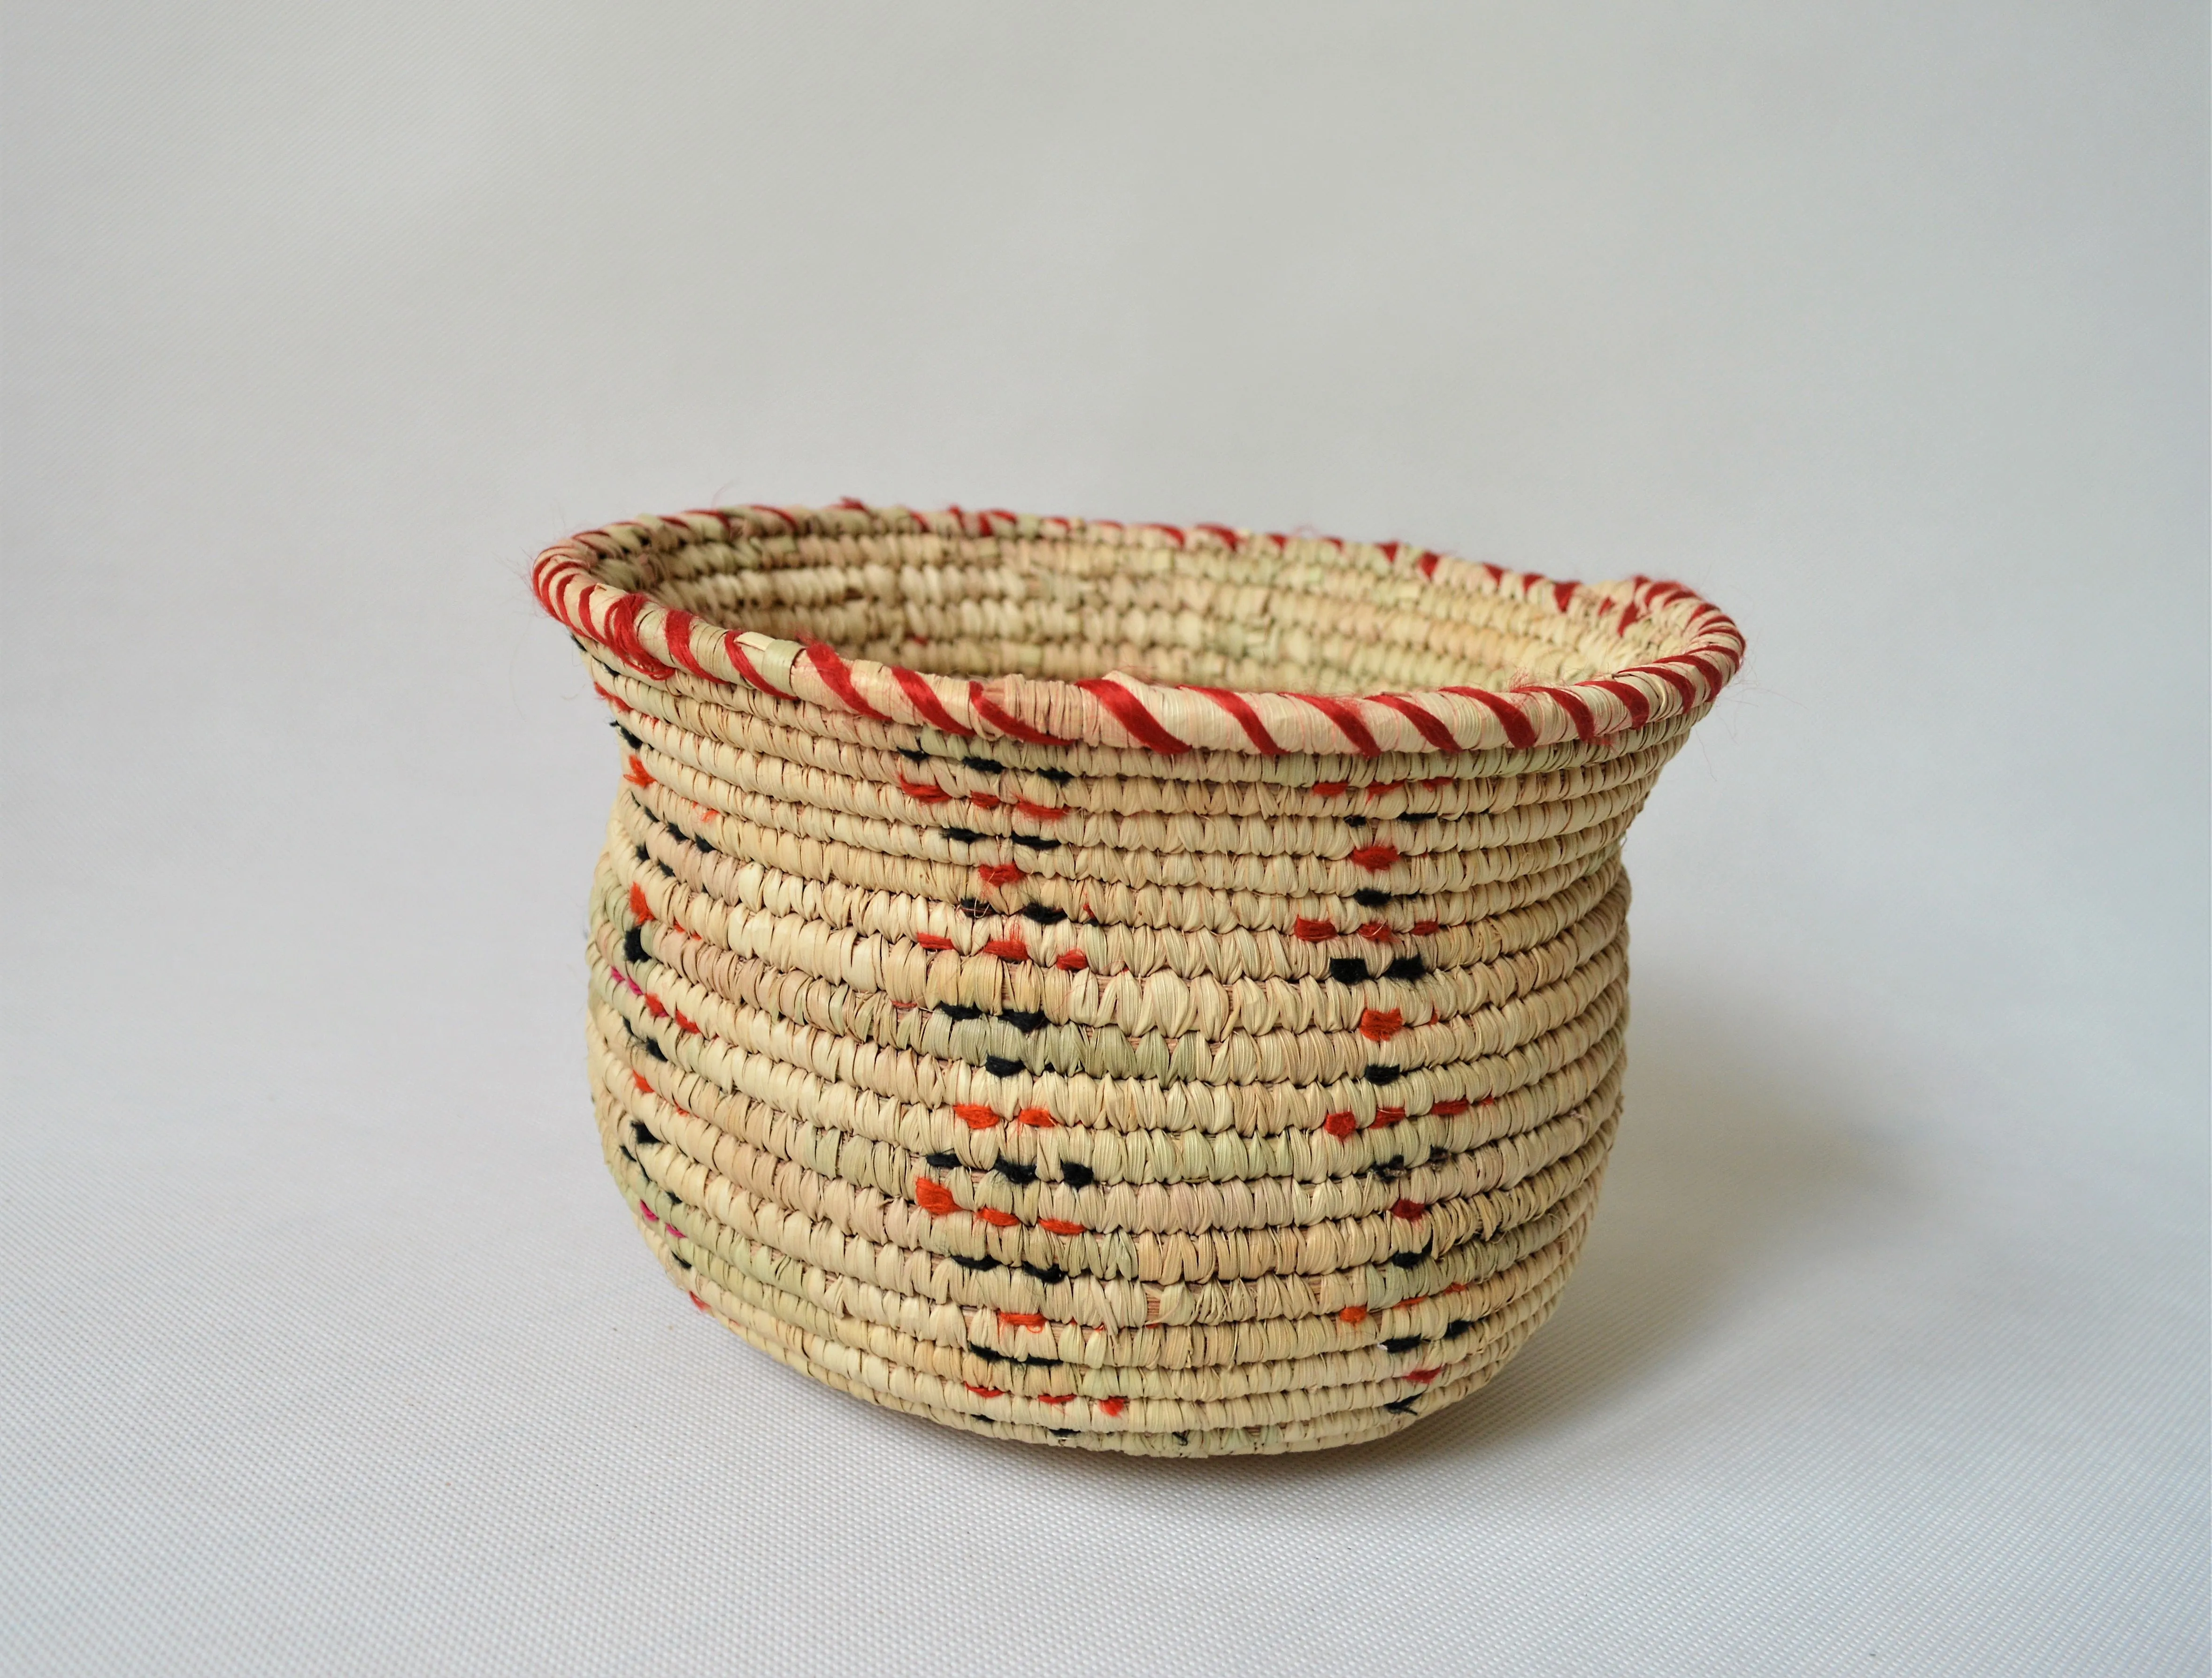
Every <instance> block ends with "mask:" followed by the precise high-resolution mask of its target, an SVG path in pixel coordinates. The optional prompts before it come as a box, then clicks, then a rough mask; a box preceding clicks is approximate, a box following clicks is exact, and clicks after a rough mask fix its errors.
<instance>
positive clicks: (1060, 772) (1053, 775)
mask: <svg viewBox="0 0 2212 1678" xmlns="http://www.w3.org/2000/svg"><path fill="white" fill-rule="evenodd" d="M1032 772H1033V773H1035V774H1037V775H1042V776H1043V777H1044V778H1045V779H1046V780H1047V781H1050V782H1052V784H1053V785H1054V786H1055V787H1065V786H1066V785H1067V783H1068V782H1069V781H1073V780H1074V779H1075V777H1074V776H1073V775H1070V774H1069V773H1068V772H1067V771H1066V769H1037V770H1034V771H1032Z"/></svg>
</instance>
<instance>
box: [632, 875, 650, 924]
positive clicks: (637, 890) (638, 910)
mask: <svg viewBox="0 0 2212 1678" xmlns="http://www.w3.org/2000/svg"><path fill="white" fill-rule="evenodd" d="M629 912H630V913H631V914H632V915H635V916H637V918H638V919H639V920H641V921H650V920H652V919H653V905H652V904H651V903H647V901H646V900H645V888H644V887H643V886H641V885H639V884H638V883H637V882H636V881H635V880H632V881H631V882H630V883H629Z"/></svg>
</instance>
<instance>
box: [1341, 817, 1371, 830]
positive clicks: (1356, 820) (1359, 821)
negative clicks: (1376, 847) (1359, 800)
mask: <svg viewBox="0 0 2212 1678" xmlns="http://www.w3.org/2000/svg"><path fill="white" fill-rule="evenodd" d="M1344 824H1345V825H1346V827H1365V826H1366V825H1367V818H1366V817H1364V816H1346V818H1344Z"/></svg>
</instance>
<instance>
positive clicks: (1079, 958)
mask: <svg viewBox="0 0 2212 1678" xmlns="http://www.w3.org/2000/svg"><path fill="white" fill-rule="evenodd" d="M1052 964H1053V965H1054V967H1056V968H1058V969H1059V970H1060V971H1061V972H1063V973H1080V972H1082V971H1083V970H1084V969H1085V968H1086V967H1088V966H1090V965H1091V958H1090V957H1088V956H1086V955H1085V954H1084V953H1083V951H1080V950H1063V951H1060V953H1059V954H1058V955H1057V956H1055V957H1054V958H1053V963H1052Z"/></svg>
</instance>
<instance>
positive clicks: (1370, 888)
mask: <svg viewBox="0 0 2212 1678" xmlns="http://www.w3.org/2000/svg"><path fill="white" fill-rule="evenodd" d="M1389 901H1390V894H1389V892H1388V891H1383V888H1382V887H1380V886H1379V885H1363V886H1361V887H1360V888H1359V890H1358V891H1355V892H1353V893H1352V902H1353V903H1358V905H1359V906H1360V908H1362V909H1380V908H1382V907H1383V904H1385V903H1389Z"/></svg>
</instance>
